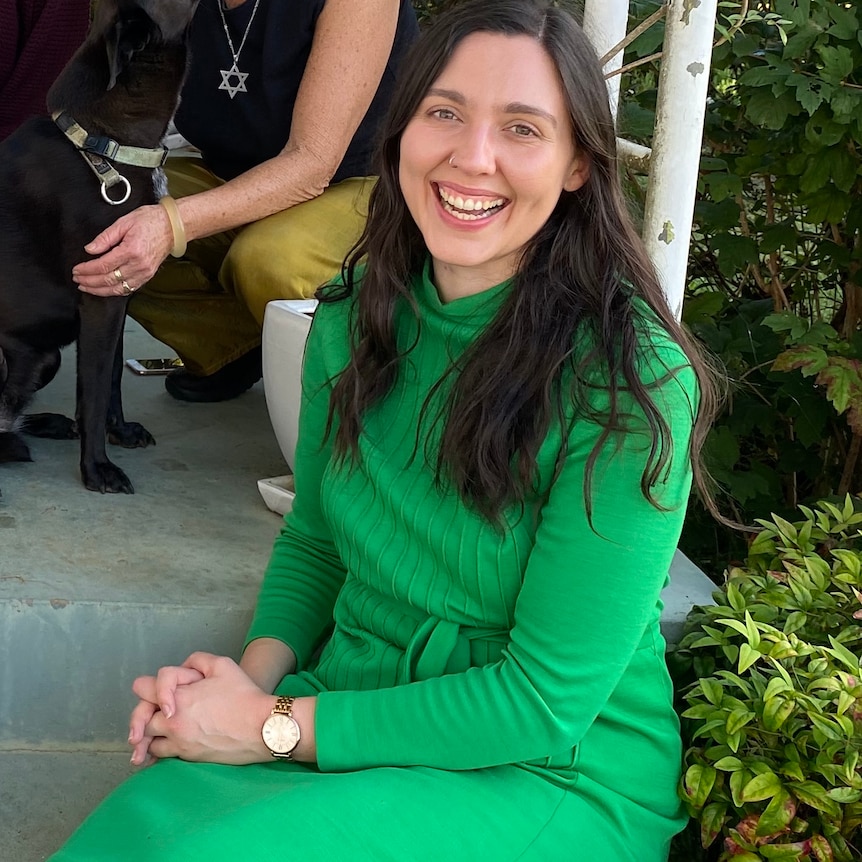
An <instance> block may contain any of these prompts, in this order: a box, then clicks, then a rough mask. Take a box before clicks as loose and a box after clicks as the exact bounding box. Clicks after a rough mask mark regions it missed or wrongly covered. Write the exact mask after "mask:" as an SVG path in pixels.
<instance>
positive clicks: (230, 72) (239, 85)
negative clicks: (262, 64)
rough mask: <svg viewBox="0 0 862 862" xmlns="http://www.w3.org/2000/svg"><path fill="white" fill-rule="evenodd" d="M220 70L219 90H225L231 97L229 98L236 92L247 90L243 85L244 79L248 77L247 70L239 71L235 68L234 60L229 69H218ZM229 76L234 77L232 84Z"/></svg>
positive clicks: (245, 91)
mask: <svg viewBox="0 0 862 862" xmlns="http://www.w3.org/2000/svg"><path fill="white" fill-rule="evenodd" d="M219 72H221V84H219V85H218V88H219V89H220V90H227V94H228V95H229V96H230V97H231V99H232V98H233V97H234V96H235V95H236V94H237V93H247V92H248V90H247V89H246V86H245V79H246V78H247V77H248V72H240V70H239V69H238V68H237V65H236V60H234V63H233V66H231V67H230V69H227V70H225V69H219ZM231 78H236V81H237V82H236V84H232V83H231V82H230V79H231Z"/></svg>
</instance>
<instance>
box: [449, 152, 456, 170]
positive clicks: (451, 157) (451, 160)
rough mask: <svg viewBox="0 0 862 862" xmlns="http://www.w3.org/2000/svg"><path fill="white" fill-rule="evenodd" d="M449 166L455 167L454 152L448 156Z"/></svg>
mask: <svg viewBox="0 0 862 862" xmlns="http://www.w3.org/2000/svg"><path fill="white" fill-rule="evenodd" d="M449 167H450V168H454V167H455V153H452V155H451V156H449Z"/></svg>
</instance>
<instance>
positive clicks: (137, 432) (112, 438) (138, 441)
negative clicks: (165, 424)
mask: <svg viewBox="0 0 862 862" xmlns="http://www.w3.org/2000/svg"><path fill="white" fill-rule="evenodd" d="M108 442H109V443H111V444H113V445H114V446H122V447H123V448H124V449H143V448H144V446H155V445H156V438H155V437H153V435H152V434H150V432H149V431H147V429H146V428H144V426H143V425H141V424H140V423H139V422H124V423H123V424H122V425H112V426H111V427H110V428H108Z"/></svg>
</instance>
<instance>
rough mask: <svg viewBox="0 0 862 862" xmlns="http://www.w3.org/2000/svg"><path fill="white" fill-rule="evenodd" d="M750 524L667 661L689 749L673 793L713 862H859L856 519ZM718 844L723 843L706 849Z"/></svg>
mask: <svg viewBox="0 0 862 862" xmlns="http://www.w3.org/2000/svg"><path fill="white" fill-rule="evenodd" d="M854 502H858V501H854V499H853V498H851V497H849V496H848V497H847V498H846V499H845V501H844V504H843V506H842V507H839V506H836V505H833V504H832V503H829V502H821V503H818V504H817V505H816V506H815V507H813V508H807V507H804V506H800V507H799V508H800V509H801V511H802V513H803V515H804V519H803V520H802V521H800V522H798V523H794V524H791V523H789V522H788V521H785V520H784V519H782V518H780V517H773V520H772V521H759V523H760V524H761V526H762V527H763V529H762V530H761V532H760V533H758V535H757V536H756V538H755V539H754V541H753V543H752V545H751V547H750V550H749V555H748V558H747V560H746V563H745V565H744V566H743V567H739V568H732V569H730V570H729V571H728V573H727V581H726V584H725V586H724V587H723V588H722V589H721V590H718V591H716V593H715V600H716V605H715V606H711V607H697V608H695V609H694V610H693V611H692V613H691V614H690V615H689V619H688V622H687V626H686V633H685V635H684V637H683V639H682V640H681V641H680V644H679V646H678V648H677V649H676V650H675V651H674V653H673V654H672V656H671V666H672V668H673V669H674V671H675V676H676V677H677V680H678V683H679V681H680V678H682V679H683V680H684V678H685V676H686V675H688V677H689V678H692V677H694V678H695V681H694V682H693V683H689V684H688V685H687V686H684V687H683V688H682V692H681V694H682V701H683V702H682V703H681V704H680V710H681V714H682V717H683V733H684V738H685V740H686V744H687V745H688V746H689V747H688V750H687V752H686V755H685V773H684V776H683V780H682V782H681V785H680V795H681V797H682V798H683V800H684V801H685V804H686V806H687V808H688V810H689V813H690V814H691V816H692V817H693V818H695V819H696V821H697V822H698V824H699V827H700V837H701V844H702V846H703V847H712V848H713V851H712V854H711V855H712V858H716V855H715V854H716V853H719V855H718V856H717V858H718V859H719V860H722V862H723V860H729V859H733V860H734V862H759V860H781V862H803V860H817V862H852V860H858V859H860V858H862V764H860V749H862V668H860V656H859V651H860V645H862V626H860V622H859V621H860V619H862V532H860V525H862V511H859V510H858V509H857V508H856V506H855V505H854ZM719 839H722V840H723V845H719V846H718V847H716V846H715V842H717V841H718V840H719Z"/></svg>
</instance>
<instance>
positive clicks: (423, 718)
mask: <svg viewBox="0 0 862 862" xmlns="http://www.w3.org/2000/svg"><path fill="white" fill-rule="evenodd" d="M412 288H413V293H414V296H415V298H416V301H417V303H418V308H419V321H420V322H419V323H417V321H416V318H415V317H414V315H413V313H412V312H411V311H410V310H409V309H408V308H407V307H406V304H405V307H403V308H401V309H400V310H399V312H398V316H397V320H396V331H397V333H398V339H399V343H400V344H401V345H404V346H407V345H410V344H412V343H413V342H414V341H415V346H414V348H413V349H412V350H411V352H410V353H409V355H408V357H407V358H406V360H405V361H404V363H403V365H402V367H401V370H400V372H399V376H398V380H397V382H396V385H395V387H394V389H393V391H392V392H391V393H390V394H389V395H388V396H387V398H386V399H385V401H384V402H383V403H382V404H380V405H379V406H378V407H376V408H374V409H372V410H371V411H370V413H369V414H368V415H367V417H366V420H365V427H364V430H363V435H362V438H361V441H360V446H361V454H362V459H361V467H360V468H358V469H352V470H351V469H348V468H343V467H338V466H337V465H336V464H334V463H333V459H332V458H331V447H330V446H329V445H328V444H327V445H324V446H323V447H321V445H320V440H321V438H322V436H323V433H322V430H323V428H324V425H325V422H326V415H327V406H328V400H329V392H330V388H331V384H332V379H333V377H334V376H335V375H337V373H338V372H339V371H340V370H341V369H342V368H343V367H344V365H345V363H346V360H347V355H348V354H347V344H348V326H349V315H350V308H351V302H350V301H349V300H347V301H343V302H338V303H334V304H325V305H322V306H321V307H320V309H319V311H318V313H317V315H316V318H315V321H314V325H313V327H312V331H311V335H310V337H309V342H308V347H307V351H306V362H305V369H304V400H303V405H302V414H301V419H300V429H301V432H300V439H299V445H298V448H297V455H296V465H297V467H296V489H297V496H296V502H295V505H294V509H293V511H292V512H291V513H290V514H289V515H288V516H287V518H286V519H285V525H284V528H283V530H282V532H281V535H280V537H279V538H278V539H277V541H276V544H275V549H274V552H273V555H272V560H271V562H270V565H269V568H268V570H267V573H266V576H265V579H264V582H263V585H262V588H261V593H260V598H259V603H258V608H257V612H256V615H255V618H254V621H253V623H252V626H251V630H250V632H249V640H251V639H254V638H258V637H275V638H279V639H281V640H283V641H285V642H286V643H288V644H289V645H290V646H291V647H292V648H293V649H294V651H295V652H296V655H297V657H298V660H299V667H300V668H301V670H300V672H299V673H297V674H296V675H291V676H288V677H286V678H285V679H284V680H283V681H282V683H281V684H280V685H279V687H278V689H277V691H278V693H280V694H294V695H305V694H313V693H316V694H317V695H318V704H317V714H316V722H315V731H316V738H317V749H318V765H317V766H316V767H310V766H305V765H298V764H291V763H283V762H275V761H273V762H272V763H267V764H259V765H258V764H255V765H251V766H244V767H232V766H215V765H204V764H191V763H184V762H181V761H177V760H166V761H160V762H159V763H157V764H156V765H155V766H153V767H151V768H149V769H146V770H144V771H143V772H141V773H139V774H137V775H135V776H134V777H132V778H131V779H130V780H129V781H127V782H126V783H125V784H124V785H122V786H121V787H120V788H119V789H117V790H116V791H115V792H114V793H113V794H112V795H111V796H110V797H109V798H108V799H107V800H106V801H105V802H104V803H103V804H102V805H101V806H100V807H99V808H98V809H97V810H96V811H95V812H94V813H93V814H92V815H91V816H90V818H89V819H88V820H87V821H86V822H85V823H84V825H83V826H82V827H81V828H80V829H79V830H78V832H77V833H76V834H75V835H74V836H73V837H72V838H71V839H70V841H69V842H68V844H67V845H66V846H65V847H64V848H63V849H62V850H61V851H60V852H59V854H57V855H56V856H55V857H52V858H53V859H54V860H56V862H59V860H62V862H72V860H80V862H99V860H120V859H122V860H124V862H136V860H159V862H167V860H177V862H180V860H183V862H188V860H198V859H200V860H225V862H227V860H232V862H233V860H238V859H242V860H257V859H260V860H270V859H273V858H277V856H276V854H279V855H282V854H286V855H288V856H296V857H297V858H300V859H312V860H317V859H321V860H323V859H326V860H330V859H334V860H341V859H345V860H346V859H350V860H351V862H354V860H359V862H363V860H367V862H381V860H393V862H395V860H397V861H398V862H426V860H427V862H431V860H435V862H436V860H438V859H439V858H445V859H447V860H450V862H451V860H454V862H462V860H463V862H468V860H469V862H475V860H493V862H508V860H523V862H527V860H536V862H554V860H582V859H583V860H587V859H589V860H603V862H635V861H636V862H662V860H666V858H667V852H668V846H669V843H670V839H671V837H672V836H673V834H674V833H675V832H677V831H678V830H679V829H680V828H681V827H682V825H683V823H684V819H683V817H682V815H681V811H680V805H679V802H678V800H677V796H676V783H677V780H678V778H679V770H680V739H679V729H678V723H677V718H676V715H675V714H674V711H673V709H672V706H671V685H670V680H669V677H668V673H667V669H666V667H665V662H664V649H665V644H664V641H663V639H662V636H661V633H660V631H659V616H660V612H661V607H662V606H661V601H660V598H659V594H660V592H661V590H662V588H663V586H664V585H665V584H666V582H667V573H668V568H669V566H670V561H671V557H672V555H673V552H674V548H675V546H676V542H677V540H678V537H679V532H680V529H681V526H682V521H683V516H684V512H685V503H686V500H687V497H688V491H689V487H690V481H691V479H690V468H689V464H688V458H687V448H688V439H689V434H690V431H691V426H692V413H693V409H692V403H693V401H694V398H695V394H694V393H695V392H696V384H695V381H694V374H693V372H692V371H691V368H690V367H689V366H688V364H687V361H686V358H685V356H684V354H683V353H682V351H681V350H680V349H679V347H678V346H677V345H676V344H674V343H673V342H671V341H670V340H669V338H668V337H667V336H666V335H665V334H664V333H663V332H662V331H661V330H660V329H659V328H658V326H657V325H656V324H655V323H653V322H651V321H650V319H649V315H648V313H647V312H646V311H645V310H644V313H643V315H642V323H641V325H640V331H641V333H642V335H643V339H642V340H643V343H644V345H646V349H645V350H644V351H643V354H644V359H643V360H642V362H641V363H640V367H641V374H642V378H643V379H644V381H646V382H649V383H652V382H654V381H657V380H660V381H661V383H660V384H658V385H657V386H656V387H654V388H653V390H652V394H653V397H654V398H655V399H656V400H657V403H658V404H659V405H660V408H661V409H662V411H663V415H664V416H665V418H666V420H667V421H668V423H669V425H670V427H671V429H672V435H673V441H674V453H675V456H674V458H673V461H672V464H671V466H670V469H669V470H668V472H667V475H666V477H665V482H664V483H663V485H662V486H661V487H660V488H659V489H658V491H659V499H660V502H661V504H662V508H656V507H655V506H653V505H651V504H650V503H648V502H647V501H646V500H645V499H644V498H643V496H642V495H641V492H640V479H641V473H642V470H643V465H644V463H645V459H646V457H647V453H648V441H647V438H646V436H645V434H644V433H643V432H642V431H633V432H632V433H630V434H627V435H626V436H625V437H624V438H623V440H622V443H621V445H620V446H617V445H616V443H615V442H609V443H608V445H607V447H606V449H605V451H603V452H602V453H601V454H600V457H599V459H598V461H597V462H596V466H595V473H594V485H593V525H594V529H591V527H590V525H589V524H588V521H587V516H586V512H585V505H584V490H583V486H584V469H585V464H586V459H587V457H588V455H589V453H590V451H591V450H592V448H593V445H594V442H595V440H596V436H597V433H598V429H597V427H596V425H594V424H593V423H592V422H591V421H589V420H587V419H580V420H578V421H576V422H574V423H572V427H571V429H570V430H569V431H568V433H569V441H568V454H567V456H566V459H565V463H564V465H563V468H562V471H561V473H560V474H559V476H558V478H557V480H556V481H555V482H553V484H551V481H550V480H551V476H552V473H553V469H554V464H555V460H556V456H557V453H558V452H559V449H560V440H561V437H560V434H561V432H560V431H559V430H557V431H552V432H551V433H550V434H549V435H548V438H547V439H546V440H545V442H544V444H543V445H542V447H541V450H540V453H539V464H540V471H541V487H540V488H539V489H538V491H537V497H536V499H537V500H538V501H541V502H540V504H539V505H538V506H537V508H538V515H537V516H525V517H519V516H518V513H516V512H511V513H508V515H507V525H508V526H507V529H506V530H505V531H499V530H495V529H494V528H492V527H490V526H489V525H488V524H487V522H485V521H483V520H482V519H481V518H480V517H479V516H477V515H476V514H474V513H472V512H471V511H468V510H467V509H466V508H465V507H464V505H463V504H462V503H461V501H460V500H459V499H458V497H457V495H455V494H454V493H451V492H448V491H446V490H445V489H444V490H441V489H440V488H438V487H437V486H436V485H435V484H434V482H433V478H432V473H431V471H430V470H429V469H428V467H427V461H426V448H425V447H424V445H423V446H420V448H419V449H418V450H417V449H416V446H415V441H416V440H417V439H419V440H424V439H430V440H431V441H435V440H436V439H438V437H439V425H437V424H435V422H434V416H435V412H436V411H435V410H434V405H435V404H439V401H435V400H434V396H432V402H431V409H426V410H425V411H424V413H423V411H422V405H423V402H424V401H425V399H426V397H427V396H428V394H429V391H430V390H431V388H432V386H433V385H434V383H435V382H437V381H438V380H439V378H440V377H441V375H442V374H443V372H444V370H445V369H446V368H447V367H448V365H449V363H450V362H451V360H452V359H453V358H456V357H457V356H458V355H459V354H460V353H461V352H462V351H463V350H464V348H465V347H466V346H467V345H469V344H470V343H471V342H472V341H473V340H474V339H475V338H476V337H477V336H478V335H479V333H481V332H482V330H483V328H484V327H485V326H486V325H487V324H488V322H489V321H490V319H491V318H492V316H493V315H494V314H495V313H496V312H497V311H498V310H499V308H500V306H501V304H502V302H503V300H504V299H505V296H506V294H507V291H508V290H510V285H509V284H508V283H507V284H502V285H499V286H497V287H495V288H492V289H490V290H488V291H485V292H483V293H481V294H478V295H474V296H469V297H466V298H462V299H457V300H455V301H453V302H449V303H446V304H443V303H441V301H440V299H439V298H438V295H437V292H436V289H435V288H434V286H433V284H432V283H431V281H430V280H429V278H428V274H427V271H426V273H425V274H423V275H422V276H419V277H417V278H416V279H415V280H414V283H413V285H412ZM669 371H670V372H671V373H670V374H669V373H668V372H669ZM596 397H597V398H599V397H604V396H603V395H601V396H596ZM634 412H635V413H636V411H634ZM636 419H637V417H636V416H635V418H634V419H633V421H636ZM417 429H419V434H418V437H417ZM431 448H432V451H433V447H431ZM333 621H334V627H333ZM325 637H328V640H326V645H325V647H324V648H323V650H322V652H320V654H319V656H318V655H317V654H316V650H317V647H318V646H319V644H320V643H321V641H322V640H323V639H324V638H325ZM297 854H298V855H297Z"/></svg>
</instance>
